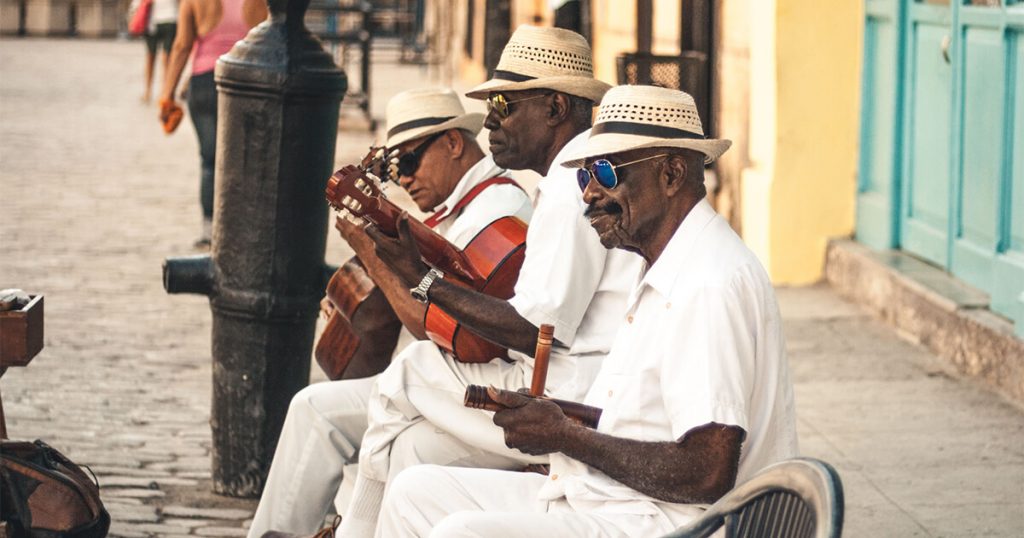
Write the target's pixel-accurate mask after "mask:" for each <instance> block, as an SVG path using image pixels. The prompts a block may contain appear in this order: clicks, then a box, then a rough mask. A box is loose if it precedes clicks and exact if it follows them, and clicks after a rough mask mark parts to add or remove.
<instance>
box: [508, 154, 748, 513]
mask: <svg viewBox="0 0 1024 538" xmlns="http://www.w3.org/2000/svg"><path fill="white" fill-rule="evenodd" d="M658 154H664V155H665V156H664V157H662V158H657V159H653V160H650V161H646V162H644V163H638V164H636V165H632V166H629V167H626V168H622V169H619V170H617V172H618V176H619V180H620V181H619V184H618V185H617V186H616V187H615V188H613V189H605V188H604V187H602V186H600V185H599V184H598V183H597V182H596V181H593V180H591V181H590V184H589V185H588V186H587V189H586V191H585V192H584V194H583V199H584V201H585V202H586V203H587V204H588V206H587V210H586V213H585V215H587V216H588V217H589V218H590V223H591V225H592V226H593V227H594V228H595V229H596V230H597V232H598V235H599V236H600V237H601V243H602V244H603V245H605V246H606V247H608V248H623V249H626V250H630V251H633V252H636V253H638V254H640V255H641V256H643V257H644V259H645V260H646V261H647V265H648V267H650V266H651V265H653V264H654V262H655V261H656V260H657V259H658V257H659V256H660V255H661V253H662V251H664V249H665V246H666V245H667V244H668V242H669V240H670V239H671V238H672V235H673V234H674V233H675V231H676V228H678V227H679V224H680V223H681V222H682V221H683V219H684V218H686V215H687V214H689V212H690V210H691V209H693V207H694V206H695V205H696V204H697V203H698V202H699V201H700V200H701V198H703V197H704V194H705V191H704V185H703V174H704V167H703V162H704V161H703V156H702V155H701V154H699V153H696V152H693V151H688V150H679V149H668V148H660V149H645V150H637V151H632V152H624V153H620V154H616V155H612V156H609V157H607V158H608V159H609V160H610V161H612V163H613V164H616V163H623V162H628V161H632V160H635V159H640V158H643V157H648V156H652V155H658ZM591 161H592V159H591ZM587 164H589V162H588V163H587ZM488 392H489V393H490V395H491V397H492V398H494V399H495V400H496V401H497V402H498V403H500V404H502V405H504V406H505V407H507V408H508V409H504V410H502V411H498V412H497V413H495V414H494V423H495V424H497V425H498V426H501V427H502V428H503V429H504V430H505V444H506V445H508V446H509V447H511V448H517V449H519V450H521V451H523V452H525V453H527V454H534V455H537V454H550V453H552V452H561V453H563V454H565V455H567V456H569V457H571V458H573V459H575V460H579V461H581V462H583V463H586V464H587V465H590V466H592V467H594V468H596V469H599V470H600V471H601V472H603V473H604V474H606V475H608V476H609V477H611V478H613V479H615V480H618V481H619V482H621V483H623V484H625V485H627V486H629V487H631V488H633V489H635V490H637V491H639V492H641V493H643V494H645V495H649V496H651V497H653V498H655V499H660V500H663V501H667V502H673V503H711V502H714V501H715V500H717V499H718V498H719V497H721V496H722V495H723V494H725V493H726V492H727V491H729V490H730V489H731V488H732V487H733V485H734V484H735V482H736V473H737V468H738V465H739V457H740V445H741V443H742V442H743V438H744V436H745V432H744V431H743V429H741V428H739V427H736V426H726V425H721V424H715V423H709V424H705V425H702V426H698V427H696V428H693V429H691V430H689V431H688V432H686V433H685V434H683V436H682V437H680V438H679V439H678V440H677V441H675V442H648V441H637V440H634V439H624V438H620V437H614V436H611V435H607V434H603V433H598V432H597V431H595V430H592V429H590V428H587V427H584V426H581V425H579V424H578V423H576V422H573V421H572V420H569V419H568V418H567V417H566V416H565V414H563V413H562V410H561V409H560V408H559V407H558V406H557V405H555V404H553V403H551V402H549V401H545V400H539V399H535V398H528V397H526V396H525V395H523V394H519V393H515V392H509V391H499V390H496V389H494V388H491V389H488Z"/></svg>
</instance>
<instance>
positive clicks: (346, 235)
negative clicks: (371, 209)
mask: <svg viewBox="0 0 1024 538" xmlns="http://www.w3.org/2000/svg"><path fill="white" fill-rule="evenodd" d="M334 228H335V229H337V230H338V232H339V234H340V235H341V238H342V239H344V240H345V242H346V243H348V245H349V246H350V247H352V250H353V251H355V253H356V256H358V257H359V259H361V260H362V259H365V258H366V257H368V256H369V255H370V254H373V250H374V248H375V246H376V245H375V244H374V242H373V240H372V239H370V238H369V236H367V235H366V231H365V228H364V227H363V226H360V225H358V224H355V223H353V222H352V221H350V220H348V219H347V218H345V217H343V216H341V215H338V216H337V217H336V218H335V219H334Z"/></svg>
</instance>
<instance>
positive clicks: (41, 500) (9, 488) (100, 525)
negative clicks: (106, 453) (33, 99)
mask: <svg viewBox="0 0 1024 538" xmlns="http://www.w3.org/2000/svg"><path fill="white" fill-rule="evenodd" d="M90 474H91V471H90ZM0 519H2V520H3V521H6V522H7V532H8V535H9V536H12V537H16V538H19V537H32V538H36V537H39V538H52V537H58V536H69V537H80V538H94V537H95V538H100V537H103V536H106V535H107V531H108V530H109V528H110V515H109V514H108V513H107V511H106V510H105V509H104V508H103V502H102V501H101V500H100V489H99V482H98V481H97V480H96V477H95V475H92V478H90V475H87V474H86V473H85V471H83V470H82V468H81V467H79V466H78V465H76V464H75V463H74V462H72V461H71V460H69V459H68V458H66V457H65V456H64V455H63V454H61V453H60V452H58V451H57V450H56V449H55V448H53V447H51V446H49V445H47V444H46V443H44V442H42V441H39V440H37V441H36V442H34V443H30V442H28V441H10V440H6V439H5V440H3V441H0Z"/></svg>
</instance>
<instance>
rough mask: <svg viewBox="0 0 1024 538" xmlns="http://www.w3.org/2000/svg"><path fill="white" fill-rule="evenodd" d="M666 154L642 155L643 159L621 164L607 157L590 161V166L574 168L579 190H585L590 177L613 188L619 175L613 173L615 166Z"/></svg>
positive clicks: (605, 186)
mask: <svg viewBox="0 0 1024 538" xmlns="http://www.w3.org/2000/svg"><path fill="white" fill-rule="evenodd" d="M666 155H667V153H659V154H658V155H651V156H650V157H644V158H643V159H637V160H635V161H629V162H628V163H622V164H612V163H611V161H609V160H608V159H598V160H596V161H594V162H592V163H590V166H586V167H583V168H580V169H578V170H576V182H577V183H579V184H580V190H581V191H585V190H587V184H589V183H590V180H591V178H593V179H594V180H595V181H597V184H598V185H600V186H602V187H604V188H606V189H614V188H615V187H616V186H618V184H619V175H618V174H617V173H615V169H616V168H622V167H623V166H629V165H631V164H636V163H642V162H644V161H649V160H651V159H657V158H658V157H664V156H666Z"/></svg>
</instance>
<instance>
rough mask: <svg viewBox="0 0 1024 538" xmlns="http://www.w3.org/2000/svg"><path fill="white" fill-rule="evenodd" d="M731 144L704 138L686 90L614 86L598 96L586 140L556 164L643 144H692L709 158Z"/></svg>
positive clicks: (572, 163)
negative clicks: (597, 103)
mask: <svg viewBox="0 0 1024 538" xmlns="http://www.w3.org/2000/svg"><path fill="white" fill-rule="evenodd" d="M731 145H732V141H731V140H725V139H719V138H705V137H704V129H703V127H702V126H701V123H700V117H699V116H698V115H697V104H696V103H695V102H694V101H693V97H692V96H690V94H688V93H686V92H681V91H679V90H670V89H668V88H659V87H657V86H616V87H614V88H612V89H611V90H608V93H606V94H605V96H604V99H602V100H601V106H600V107H598V109H597V118H596V119H595V120H594V127H593V128H592V129H591V130H590V138H588V139H587V143H586V144H585V145H584V146H583V147H581V148H580V149H579V150H577V151H576V152H574V153H571V154H569V155H567V159H566V160H565V161H564V162H562V166H564V167H566V168H580V167H582V166H583V164H584V163H585V162H586V160H587V159H590V158H593V157H603V156H608V155H612V154H615V153H622V152H625V151H632V150H635V149H645V148H685V149H692V150H694V151H697V152H700V153H703V154H704V162H706V163H709V162H711V161H713V160H715V159H717V158H718V157H719V156H720V155H722V154H723V153H725V150H727V149H729V146H731Z"/></svg>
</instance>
